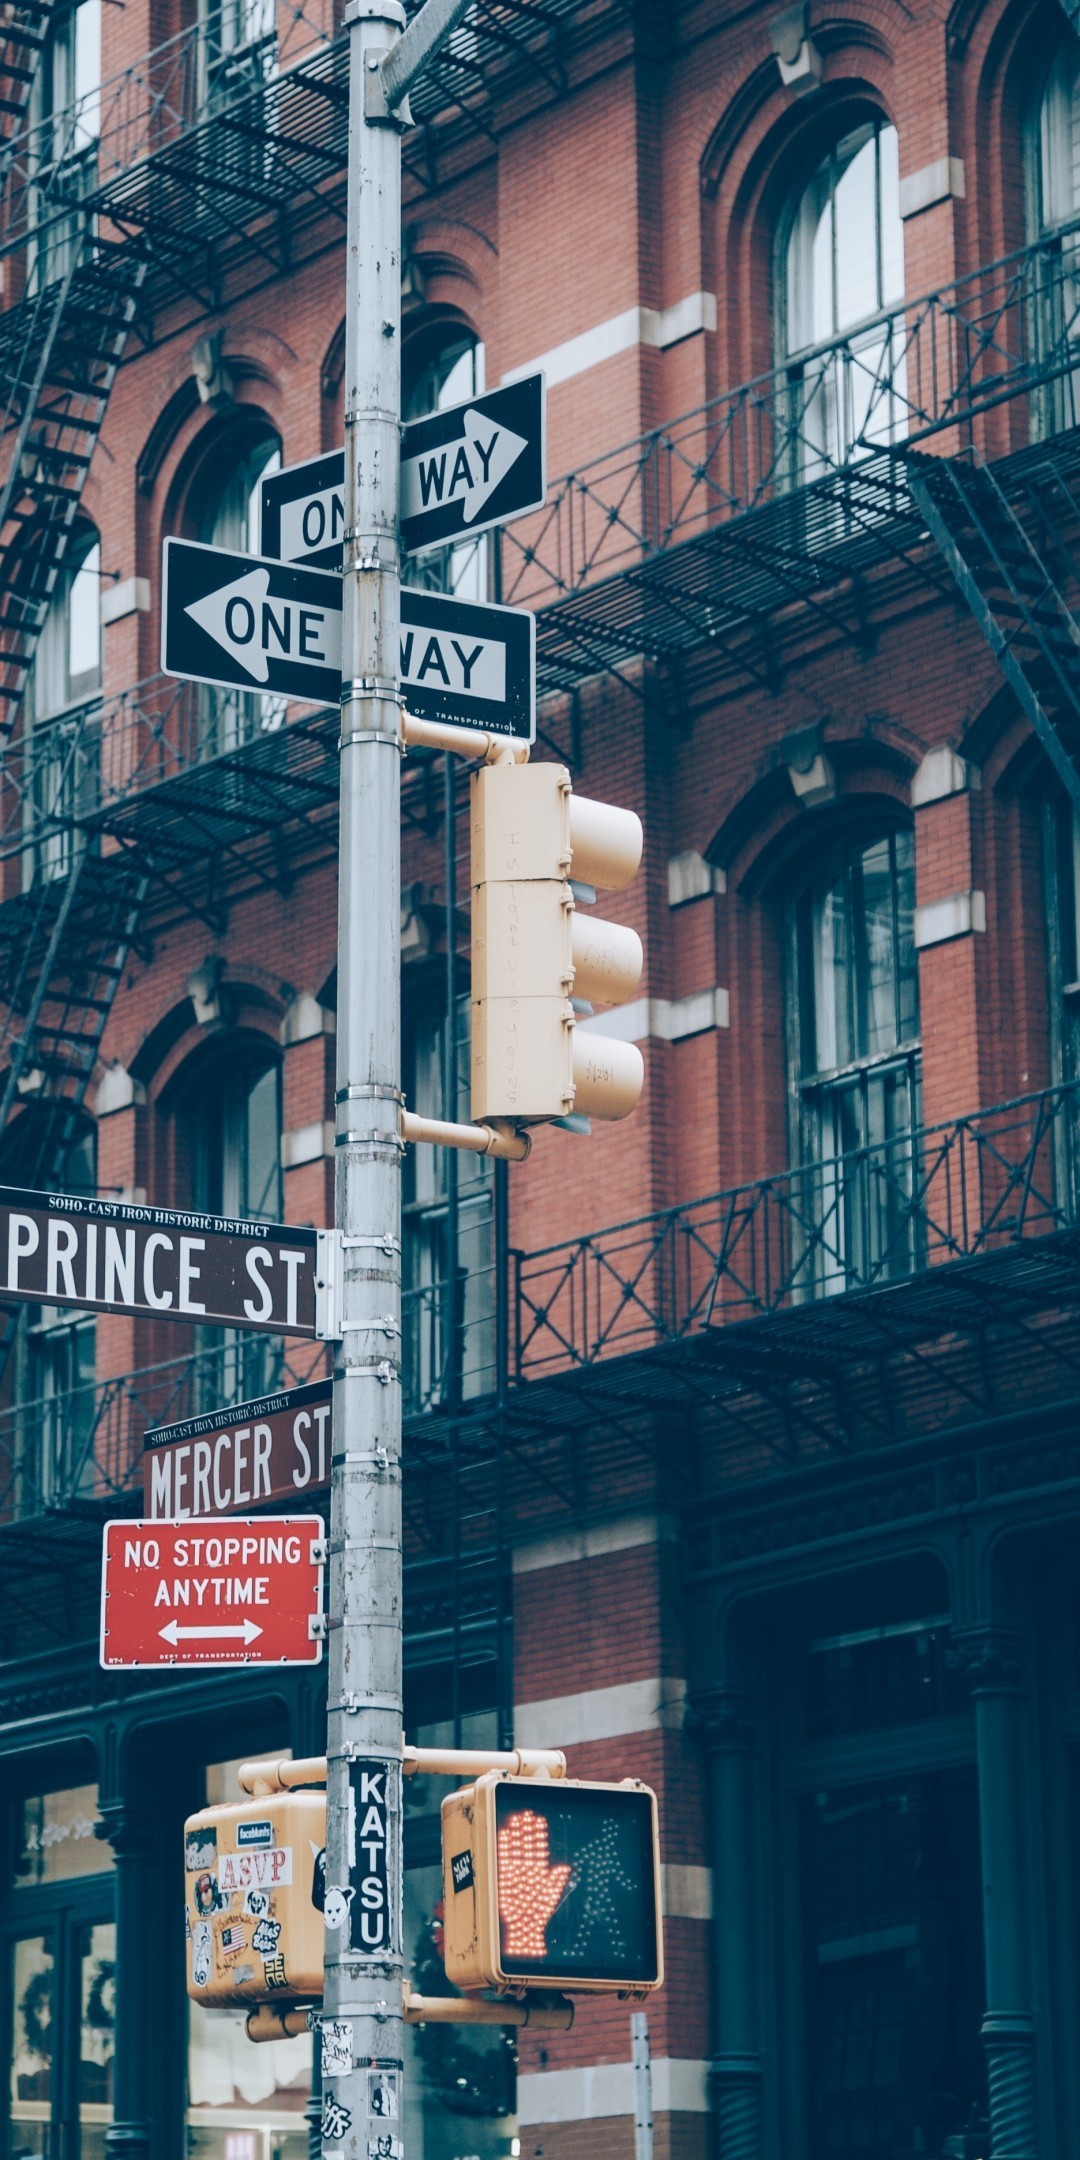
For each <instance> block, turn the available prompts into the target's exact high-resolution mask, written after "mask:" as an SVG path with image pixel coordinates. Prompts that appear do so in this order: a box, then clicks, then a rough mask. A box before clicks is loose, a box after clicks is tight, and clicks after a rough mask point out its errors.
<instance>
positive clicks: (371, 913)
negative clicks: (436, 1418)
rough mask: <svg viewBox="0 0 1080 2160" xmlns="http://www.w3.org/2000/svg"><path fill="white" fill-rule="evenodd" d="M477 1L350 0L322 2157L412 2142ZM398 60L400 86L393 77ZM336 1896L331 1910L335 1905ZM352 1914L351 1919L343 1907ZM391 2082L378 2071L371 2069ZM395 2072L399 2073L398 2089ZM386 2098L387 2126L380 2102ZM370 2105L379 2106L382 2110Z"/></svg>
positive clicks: (395, 2152) (362, 2159)
mask: <svg viewBox="0 0 1080 2160" xmlns="http://www.w3.org/2000/svg"><path fill="white" fill-rule="evenodd" d="M468 6H469V0H427V5H426V6H425V7H423V8H421V10H420V11H419V13H418V14H417V15H416V16H414V18H413V22H412V24H411V26H410V28H409V30H408V32H407V33H406V34H405V36H404V37H402V36H401V35H400V33H401V32H402V31H403V30H404V28H405V10H404V8H403V7H402V6H400V5H399V0H349V4H348V6H347V8H346V11H345V23H346V25H347V27H348V31H349V180H348V233H347V272H346V303H345V304H346V327H345V518H346V532H345V572H344V592H343V607H344V613H343V620H342V654H343V658H342V685H341V823H340V842H339V858H338V1004H337V1147H336V1155H337V1163H336V1178H335V1221H336V1225H337V1228H338V1230H339V1232H340V1233H341V1241H342V1243H341V1277H342V1279H341V1283H340V1285H339V1291H338V1295H339V1313H340V1321H341V1339H340V1344H339V1348H338V1353H337V1359H336V1364H335V1370H334V1411H333V1436H334V1438H333V1466H332V1475H331V1494H330V1631H331V1632H330V1655H329V1706H328V1717H327V1793H326V1799H327V1810H326V1814H327V1821H326V1889H327V1922H328V1925H327V1929H326V1941H325V1959H324V1993H323V2025H324V2029H325V2028H327V2027H332V2028H333V2029H332V2032H327V2031H325V2030H324V2040H325V2041H326V2043H327V2045H326V2046H325V2047H324V2054H323V2117H322V2135H323V2152H324V2155H325V2156H326V2160H335V2156H340V2160H373V2156H374V2155H376V2154H378V2156H379V2160H398V2156H399V2155H400V2153H401V2149H402V2147H401V2136H402V2082H403V2081H402V2068H403V2065H402V2043H403V2018H402V1967H403V1958H402V1888H403V1874H402V1849H401V1833H402V1811H401V1744H402V1699H401V1663H402V1655H401V1651H402V1561H401V1147H402V1142H401V1119H400V1105H401V1094H400V1089H401V1047H400V1012H399V1007H400V990H401V953H400V923H401V839H400V799H401V775H400V759H401V747H400V744H401V712H400V702H399V657H400V647H399V624H400V593H401V576H400V566H399V557H398V496H399V466H400V413H401V148H400V128H399V122H398V120H397V118H396V117H395V112H401V113H403V114H404V112H405V106H404V100H405V98H406V95H407V92H408V89H409V85H410V83H411V82H412V81H414V80H415V79H416V77H417V75H418V74H419V73H420V72H421V71H422V69H423V68H424V66H425V65H426V63H427V61H428V60H429V59H430V58H431V56H432V54H433V53H434V51H435V50H436V48H437V46H438V45H439V44H440V43H441V42H442V40H443V39H445V38H446V37H448V36H449V35H450V34H451V32H452V31H453V29H454V28H455V27H456V25H457V24H458V23H459V22H461V20H462V19H463V17H464V16H465V14H466V12H467V10H468ZM391 51H393V54H394V60H393V67H392V69H391V68H389V67H387V68H385V69H384V62H385V61H386V58H387V55H388V54H389V53H390V52H391ZM335 1888H336V1889H337V1890H339V1891H340V1892H341V1893H342V1895H341V1896H340V1897H339V1898H336V1899H335V1898H331V1896H330V1892H331V1890H333V1889H335ZM342 1908H344V1911H343V1910H342ZM376 2066H377V2068H378V2070H379V2071H381V2072H382V2073H383V2075H382V2076H381V2077H375V2076H372V2075H371V2072H372V2071H373V2070H374V2069H375V2068H376ZM386 2073H390V2075H389V2076H387V2075H386ZM395 2092H396V2108H397V2112H396V2116H395V2114H394V2110H393V2107H392V2106H391V2105H390V2101H389V2097H388V2096H392V2095H393V2094H394V2093H395ZM376 2093H377V2094H378V2099H377V2101H376V2099H375V2095H376Z"/></svg>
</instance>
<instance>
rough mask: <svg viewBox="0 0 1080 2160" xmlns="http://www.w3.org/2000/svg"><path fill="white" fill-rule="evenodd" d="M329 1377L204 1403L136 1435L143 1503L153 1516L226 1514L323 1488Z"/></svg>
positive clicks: (327, 1453)
mask: <svg viewBox="0 0 1080 2160" xmlns="http://www.w3.org/2000/svg"><path fill="white" fill-rule="evenodd" d="M332 1397H333V1382H332V1381H330V1380H309V1381H308V1383H307V1385H306V1386H305V1387H296V1388H287V1389H283V1390H282V1391H281V1393H280V1394H277V1395H262V1396H260V1397H259V1399H258V1401H256V1402H246V1403H235V1404H234V1405H233V1407H232V1408H231V1409H229V1410H208V1411H207V1412H206V1414H205V1416H204V1417H191V1418H185V1419H184V1421H183V1423H182V1424H179V1425H161V1426H159V1427H158V1429H157V1431H156V1432H148V1433H147V1435H146V1438H145V1440H144V1442H143V1446H144V1448H145V1453H144V1455H143V1504H144V1506H145V1508H146V1513H147V1515H148V1517H150V1518H151V1519H152V1520H154V1521H162V1520H171V1521H173V1522H180V1521H183V1520H185V1519H186V1518H187V1517H188V1516H191V1515H229V1514H232V1513H233V1512H234V1511H236V1510H237V1509H240V1508H248V1507H258V1506H260V1505H261V1503H262V1502H263V1501H264V1500H296V1499H297V1498H298V1496H299V1495H300V1494H301V1493H317V1492H329V1490H330V1404H331V1400H332Z"/></svg>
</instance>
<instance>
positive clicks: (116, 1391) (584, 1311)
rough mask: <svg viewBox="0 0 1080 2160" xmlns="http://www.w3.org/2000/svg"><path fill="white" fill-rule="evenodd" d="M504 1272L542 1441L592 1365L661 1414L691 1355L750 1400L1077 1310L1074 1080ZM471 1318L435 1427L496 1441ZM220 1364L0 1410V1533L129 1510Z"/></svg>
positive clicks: (518, 1372) (431, 1324) (443, 1439)
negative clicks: (953, 1335)
mask: <svg viewBox="0 0 1080 2160" xmlns="http://www.w3.org/2000/svg"><path fill="white" fill-rule="evenodd" d="M508 1267H509V1282H508V1298H509V1306H510V1314H511V1341H510V1368H509V1381H510V1396H509V1415H510V1417H511V1419H512V1418H513V1417H514V1414H515V1406H516V1405H518V1404H520V1405H521V1406H522V1418H523V1421H524V1424H523V1430H528V1429H529V1426H530V1421H531V1422H532V1423H535V1421H536V1419H537V1417H540V1419H541V1422H542V1423H543V1424H544V1425H545V1426H546V1427H547V1428H550V1429H551V1430H556V1429H557V1426H558V1419H559V1415H560V1401H561V1399H562V1396H563V1395H564V1394H565V1395H566V1397H567V1400H570V1399H572V1398H573V1396H574V1394H575V1392H576V1391H577V1390H578V1389H579V1387H580V1385H581V1384H582V1382H583V1381H584V1380H587V1379H588V1376H589V1375H596V1376H597V1377H600V1378H604V1377H605V1376H609V1377H610V1379H611V1380H612V1381H613V1382H614V1388H613V1389H611V1388H609V1392H608V1396H606V1397H605V1401H607V1400H609V1398H610V1399H611V1400H616V1399H617V1397H618V1392H619V1390H618V1382H619V1376H620V1375H621V1374H623V1373H625V1372H632V1373H633V1374H634V1375H635V1376H637V1377H636V1379H635V1382H634V1385H640V1376H641V1374H642V1372H643V1371H647V1368H648V1365H649V1362H650V1360H653V1359H655V1360H657V1364H658V1370H657V1382H656V1387H655V1389H653V1390H652V1391H651V1393H652V1398H653V1404H654V1407H655V1408H656V1409H657V1410H663V1409H665V1408H666V1409H668V1410H670V1409H671V1407H672V1406H673V1405H674V1406H675V1407H676V1408H677V1407H678V1405H679V1403H680V1401H681V1395H680V1386H681V1380H680V1374H681V1372H683V1371H685V1372H686V1373H687V1375H688V1377H689V1376H691V1374H692V1373H693V1374H694V1375H697V1376H700V1369H701V1361H702V1359H703V1358H704V1359H705V1360H706V1361H707V1362H710V1364H711V1366H712V1367H713V1368H715V1370H716V1371H717V1372H718V1373H719V1374H720V1378H719V1380H718V1381H717V1382H716V1385H717V1386H718V1388H720V1389H721V1390H723V1389H724V1388H728V1389H734V1390H736V1391H739V1392H742V1391H745V1390H747V1389H749V1390H751V1391H753V1390H755V1389H756V1388H759V1387H760V1386H761V1384H762V1381H763V1377H764V1376H765V1375H766V1374H767V1373H769V1372H770V1371H771V1373H772V1376H773V1377H775V1375H776V1373H777V1371H780V1372H782V1374H783V1375H784V1377H785V1378H787V1379H790V1378H792V1377H794V1378H796V1379H797V1378H798V1377H799V1376H800V1374H802V1375H803V1376H813V1375H815V1374H819V1373H820V1372H821V1371H822V1370H823V1369H824V1368H825V1367H826V1366H827V1365H828V1364H829V1363H830V1361H831V1362H832V1363H833V1364H835V1365H836V1366H837V1367H843V1365H844V1364H845V1362H847V1363H850V1362H851V1361H852V1360H858V1359H859V1358H864V1357H866V1356H868V1355H871V1354H877V1355H880V1354H881V1351H882V1347H883V1344H885V1345H887V1346H888V1348H889V1350H890V1352H891V1353H892V1354H895V1353H896V1352H897V1351H898V1350H902V1349H903V1348H904V1347H905V1346H906V1345H907V1346H910V1345H912V1344H918V1343H919V1342H920V1341H923V1340H925V1339H926V1338H927V1337H933V1336H937V1335H939V1334H941V1333H943V1332H944V1333H948V1332H949V1331H950V1330H953V1329H955V1330H957V1331H959V1332H963V1331H964V1330H970V1329H972V1328H973V1327H975V1326H976V1325H978V1326H983V1325H986V1324H990V1325H995V1324H996V1325H998V1326H1002V1325H1013V1326H1015V1325H1018V1324H1019V1325H1022V1324H1023V1323H1024V1320H1025V1318H1026V1317H1027V1318H1038V1317H1039V1316H1040V1315H1042V1314H1044V1313H1045V1312H1046V1311H1047V1310H1048V1309H1049V1308H1050V1307H1052V1306H1053V1304H1054V1301H1055V1298H1059V1299H1060V1301H1061V1302H1062V1304H1063V1305H1065V1306H1072V1305H1075V1303H1076V1298H1077V1290H1078V1285H1080V1084H1076V1083H1074V1084H1071V1085H1068V1086H1061V1087H1056V1088H1049V1089H1046V1090H1043V1091H1042V1092H1040V1093H1038V1094H1033V1095H1027V1096H1022V1097H1020V1098H1018V1099H1016V1100H1015V1101H1013V1102H1009V1103H1005V1104H1001V1105H999V1106H997V1107H996V1108H994V1109H990V1110H985V1111H981V1112H979V1113H977V1114H975V1115H972V1116H970V1117H964V1118H957V1119H954V1120H952V1121H951V1122H949V1123H947V1124H941V1125H936V1126H927V1127H924V1128H922V1129H918V1130H916V1131H914V1132H910V1133H907V1134H904V1135H900V1136H897V1137H896V1138H895V1139H893V1140H890V1141H887V1142H883V1143H881V1144H880V1145H877V1146H873V1147H866V1148H860V1149H858V1150H856V1151H854V1152H853V1153H851V1154H850V1155H844V1156H838V1157H835V1158H831V1159H828V1160H825V1161H821V1162H818V1163H813V1164H808V1165H806V1166H804V1167H802V1168H799V1169H795V1170H789V1171H784V1172H781V1173H779V1174H778V1175H776V1176H774V1177H769V1178H761V1179H757V1180H755V1181H753V1182H751V1183H748V1184H745V1185H740V1186H737V1187H734V1188H732V1189H731V1190H730V1191H727V1192H721V1193H713V1194H710V1195H708V1196H707V1197H706V1198H704V1199H700V1200H695V1201H692V1202H689V1203H687V1204H685V1205H682V1206H679V1207H672V1208H664V1209H661V1210H659V1211H657V1212H655V1213H652V1214H649V1215H644V1216H639V1217H636V1218H635V1219H633V1220H631V1221H627V1222H621V1223H616V1224H614V1225H612V1226H610V1227H608V1228H606V1229H603V1230H599V1231H595V1232H592V1233H590V1234H589V1235H587V1236H583V1237H577V1238H569V1239H566V1240H564V1241H562V1242H560V1243H559V1244H556V1245H550V1246H546V1247H543V1248H541V1249H538V1250H536V1251H532V1252H516V1253H511V1254H510V1255H509V1258H508ZM442 1288H443V1286H442V1285H441V1284H440V1283H438V1282H435V1283H433V1284H431V1285H430V1286H429V1287H428V1288H427V1289H424V1290H421V1291H417V1292H414V1293H411V1294H408V1293H407V1295H406V1299H405V1313H404V1322H403V1335H404V1337H405V1339H406V1341H407V1343H408V1344H409V1345H410V1346H411V1348H412V1350H413V1351H414V1353H415V1352H416V1345H417V1344H418V1342H419V1339H420V1336H421V1334H422V1333H423V1331H424V1330H425V1329H429V1328H430V1329H434V1328H435V1327H436V1326H437V1321H438V1309H439V1306H440V1302H441V1296H442ZM913 1296H914V1298H915V1299H917V1302H913ZM489 1302H492V1303H493V1300H492V1301H489ZM478 1304H479V1305H483V1304H484V1301H483V1300H482V1299H481V1300H474V1307H475V1306H476V1305H478ZM471 1325H472V1326H473V1328H474V1330H475V1332H476V1333H477V1336H478V1338H482V1340H479V1341H478V1345H477V1346H475V1347H476V1355H475V1356H472V1357H471V1358H470V1357H467V1358H466V1361H465V1362H466V1365H467V1369H468V1370H469V1372H470V1374H471V1380H470V1385H469V1388H468V1390H467V1392H466V1398H465V1400H464V1402H463V1403H461V1404H460V1405H459V1408H458V1411H457V1412H456V1413H455V1416H454V1418H452V1419H451V1425H456V1424H459V1423H460V1422H461V1420H462V1418H464V1419H465V1420H466V1421H467V1420H468V1419H470V1418H473V1419H474V1420H479V1422H480V1424H481V1425H483V1424H484V1423H485V1421H486V1424H487V1427H488V1429H489V1430H494V1426H495V1423H496V1419H497V1411H496V1408H495V1404H494V1396H493V1393H492V1389H493V1384H494V1382H493V1372H492V1368H491V1363H490V1351H489V1337H490V1317H489V1315H488V1314H487V1313H486V1312H484V1313H483V1314H482V1315H481V1316H480V1317H479V1318H478V1319H477V1320H476V1321H475V1322H474V1323H471ZM469 1329H470V1323H468V1322H465V1323H463V1334H464V1335H465V1336H468V1334H469ZM467 1348H468V1345H467ZM217 1356H220V1353H218V1352H213V1351H211V1352H205V1351H203V1352H196V1353H194V1354H193V1355H192V1356H190V1357H186V1358H177V1359H173V1360H170V1361H169V1362H167V1363H165V1364H163V1365H159V1366H155V1367H152V1368H147V1369H146V1370H144V1371H140V1372H135V1373H131V1374H127V1375H124V1376H122V1377H120V1378H117V1379H112V1380H103V1381H99V1382H97V1383H96V1384H95V1385H89V1386H87V1387H85V1388H83V1389H81V1390H77V1391H74V1392H73V1393H72V1394H71V1395H70V1396H62V1395H58V1396H55V1397H53V1398H50V1399H49V1400H48V1401H47V1402H44V1403H31V1404H29V1405H12V1406H9V1407H8V1408H6V1409H4V1410H3V1411H0V1537H2V1531H3V1526H4V1525H5V1524H7V1525H9V1526H10V1525H14V1524H17V1523H18V1522H20V1521H26V1520H32V1519H36V1518H38V1517H40V1516H42V1515H44V1514H45V1513H47V1512H55V1511H58V1510H59V1511H63V1510H64V1509H65V1508H70V1507H72V1506H73V1505H74V1506H75V1507H76V1508H78V1507H79V1506H81V1507H82V1508H83V1510H84V1511H87V1510H89V1511H90V1512H91V1513H92V1514H93V1515H94V1516H95V1519H97V1518H99V1517H100V1512H101V1508H102V1506H110V1507H111V1506H117V1507H120V1508H123V1507H126V1506H131V1505H133V1504H134V1495H135V1493H136V1492H137V1491H138V1489H139V1487H140V1485H141V1465H140V1450H141V1445H142V1439H143V1435H144V1433H145V1432H146V1431H147V1430H148V1429H149V1428H150V1427H152V1426H156V1425H160V1424H164V1423H167V1422H170V1421H171V1420H173V1419H176V1418H179V1417H182V1416H185V1415H187V1414H188V1413H189V1412H190V1411H191V1410H192V1409H193V1408H196V1407H199V1405H200V1403H201V1401H202V1400H203V1399H204V1396H205V1393H206V1388H207V1385H209V1386H210V1396H211V1397H212V1396H213V1385H212V1382H213V1379H214V1372H213V1369H212V1368H213V1360H214V1358H215V1357H217ZM319 1356H320V1351H319V1346H317V1345H315V1346H312V1345H307V1346H299V1348H298V1349H297V1350H296V1353H295V1356H292V1361H291V1362H288V1361H287V1362H286V1363H285V1365H284V1367H283V1370H282V1377H281V1384H283V1385H287V1384H290V1383H291V1382H296V1381H299V1380H302V1379H305V1378H307V1377H308V1376H309V1375H310V1373H311V1372H312V1371H313V1370H314V1369H315V1366H316V1363H317V1360H318V1358H319ZM408 1366H409V1372H410V1373H411V1374H412V1375H413V1376H414V1377H413V1378H412V1379H411V1380H410V1379H409V1378H408V1377H407V1381H406V1389H407V1392H406V1404H405V1409H406V1435H407V1444H408V1445H409V1446H410V1447H411V1448H412V1449H413V1451H414V1452H419V1453H420V1454H422V1455H423V1456H424V1459H425V1460H427V1458H428V1455H429V1454H430V1453H431V1449H432V1448H434V1450H435V1455H436V1456H438V1455H439V1454H440V1452H441V1453H442V1454H443V1455H445V1451H446V1447H447V1445H448V1444H449V1439H448V1432H449V1428H448V1432H447V1433H443V1431H442V1425H441V1422H440V1410H441V1409H442V1407H443V1406H442V1402H441V1397H440V1388H439V1383H438V1381H437V1380H436V1381H435V1382H434V1383H431V1384H428V1385H421V1384H420V1383H419V1382H418V1381H417V1380H416V1378H415V1375H416V1374H418V1373H419V1372H421V1371H422V1370H423V1369H424V1366H425V1359H424V1357H423V1355H421V1354H413V1355H410V1358H409V1360H408ZM200 1388H202V1390H203V1394H202V1395H200V1392H199V1390H200ZM643 1393H644V1395H645V1396H646V1397H648V1396H649V1394H650V1389H649V1386H648V1384H647V1382H646V1384H645V1386H644V1389H643ZM537 1395H540V1396H542V1397H543V1409H542V1410H540V1409H533V1408H532V1402H533V1399H534V1397H536V1396H537ZM695 1399H697V1400H700V1394H699V1392H698V1388H697V1380H696V1379H695V1381H694V1385H693V1387H691V1388H690V1390H689V1392H688V1395H687V1401H688V1402H689V1401H693V1400H695ZM433 1459H434V1458H433Z"/></svg>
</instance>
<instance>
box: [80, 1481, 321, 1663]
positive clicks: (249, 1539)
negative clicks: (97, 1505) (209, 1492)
mask: <svg viewBox="0 0 1080 2160" xmlns="http://www.w3.org/2000/svg"><path fill="white" fill-rule="evenodd" d="M322 1582H323V1544H322V1524H321V1522H320V1521H319V1520H318V1518H317V1517H313V1516H311V1515H261V1516H230V1518H229V1520H228V1523H227V1525H226V1524H223V1523H221V1522H218V1521H215V1520H213V1519H211V1520H210V1521H208V1522H204V1521H200V1520H198V1519H193V1520H192V1521H190V1522H184V1523H169V1522H107V1523H106V1524H105V1539H104V1549H103V1554H102V1569H101V1662H102V1664H103V1665H107V1666H115V1665H122V1666H144V1665H317V1664H318V1662H319V1660H320V1658H321V1656H322ZM313 1623H314V1625H313Z"/></svg>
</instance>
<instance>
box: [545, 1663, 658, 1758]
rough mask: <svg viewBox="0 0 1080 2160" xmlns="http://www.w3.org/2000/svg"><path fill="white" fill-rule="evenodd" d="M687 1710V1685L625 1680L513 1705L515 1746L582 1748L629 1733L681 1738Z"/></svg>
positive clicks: (619, 1737)
mask: <svg viewBox="0 0 1080 2160" xmlns="http://www.w3.org/2000/svg"><path fill="white" fill-rule="evenodd" d="M685 1709H686V1682H685V1680H682V1679H670V1680H656V1679H653V1680H627V1681H624V1682H623V1683H622V1685H621V1686H619V1687H604V1688H586V1689H585V1691H584V1692H583V1693H582V1694H580V1695H551V1696H549V1697H548V1699H547V1701H546V1702H528V1703H515V1705H514V1742H515V1745H516V1746H518V1747H553V1748H561V1747H583V1746H585V1745H586V1744H587V1743H588V1742H589V1741H592V1740H617V1739H621V1738H622V1736H623V1735H624V1734H625V1733H641V1732H656V1731H657V1730H659V1729H663V1730H667V1731H675V1732H677V1731H678V1730H679V1729H680V1728H681V1726H682V1723H683V1717H684V1713H685Z"/></svg>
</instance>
